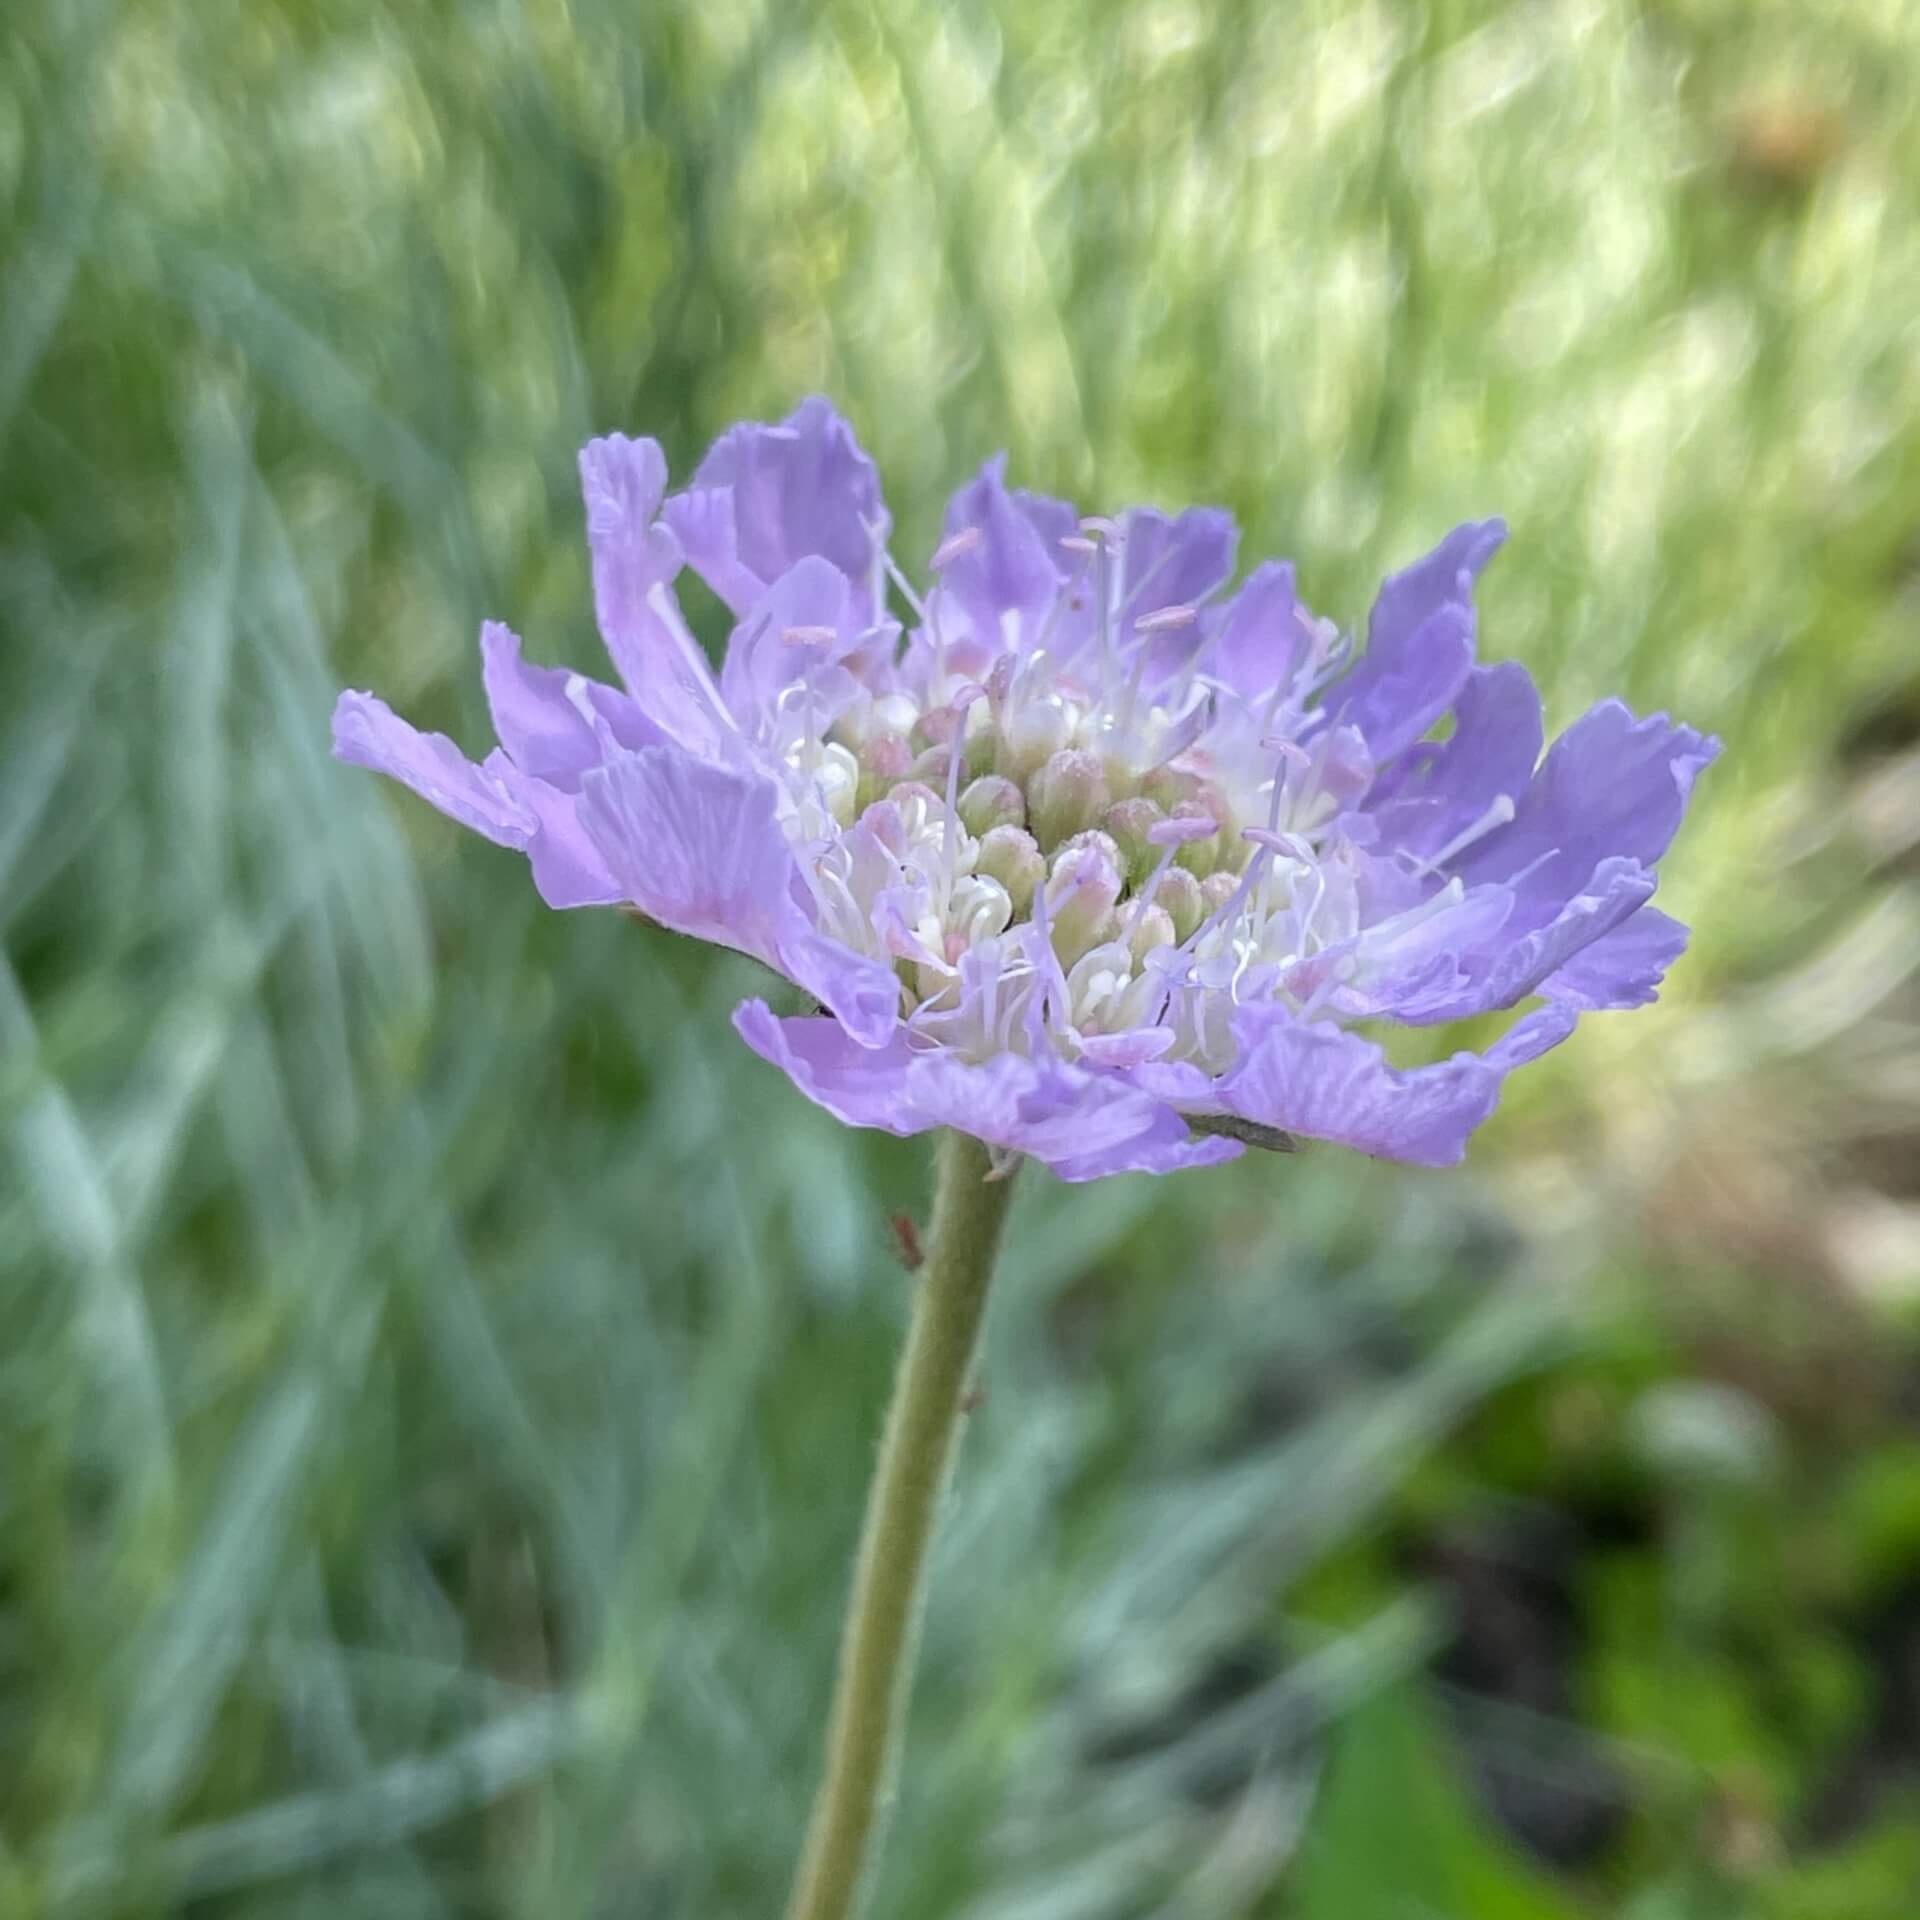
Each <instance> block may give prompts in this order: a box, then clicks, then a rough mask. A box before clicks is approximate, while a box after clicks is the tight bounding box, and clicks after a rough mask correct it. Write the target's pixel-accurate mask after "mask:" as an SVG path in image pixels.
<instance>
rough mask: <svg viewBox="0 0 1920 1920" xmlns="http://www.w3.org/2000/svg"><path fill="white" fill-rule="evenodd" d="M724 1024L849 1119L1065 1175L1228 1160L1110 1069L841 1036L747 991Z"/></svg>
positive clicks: (1230, 1149) (1222, 1148)
mask: <svg viewBox="0 0 1920 1920" xmlns="http://www.w3.org/2000/svg"><path fill="white" fill-rule="evenodd" d="M733 1024H734V1026H735V1027H736V1028H737V1029H738V1031H739V1033H740V1037H741V1038H742V1039H743V1040H745V1041H746V1043H747V1045H748V1046H750V1047H751V1048H752V1049H753V1050H754V1052H756V1053H757V1054H759V1055H760V1056H761V1058H762V1059H765V1060H768V1061H771V1062H772V1063H773V1065H775V1066H777V1067H778V1068H780V1070H781V1071H782V1072H783V1073H785V1074H786V1075H787V1076H788V1078H790V1079H791V1080H792V1081H793V1083H794V1085H795V1086H797V1087H798V1088H799V1089H800V1091H801V1092H802V1093H804V1094H805V1095H806V1096H807V1098H808V1099H810V1100H812V1101H814V1102H815V1103H816V1104H817V1105H819V1106H822V1107H825V1108H826V1110H827V1111H828V1112H829V1113H831V1114H832V1115H833V1116H834V1117H835V1118H836V1119H839V1120H843V1121H845V1122H846V1123H847V1124H848V1125H849V1126H856V1127H879V1128H882V1129H884V1130H885V1131H886V1132H888V1133H897V1134H911V1133H924V1132H926V1131H928V1130H929V1129H930V1128H933V1127H955V1128H958V1129H959V1130H960V1131H961V1132H963V1133H970V1134H972V1135H973V1136H974V1137H975V1138H976V1139H980V1140H985V1141H986V1142H988V1144H989V1145H992V1146H997V1147H1003V1148H1005V1149H1006V1150H1008V1151H1009V1152H1012V1153H1023V1154H1027V1155H1029V1156H1031V1157H1032V1158H1033V1159H1036V1160H1039V1161H1042V1162H1044V1163H1045V1164H1046V1165H1047V1166H1049V1167H1051V1168H1052V1170H1053V1171H1054V1172H1055V1173H1056V1174H1058V1175H1059V1176H1060V1178H1061V1179H1063V1180H1097V1179H1100V1178H1102V1177H1103V1176H1104V1175H1106V1174H1110V1173H1169V1172H1172V1171H1174V1170H1175V1169H1177V1168H1180V1167H1189V1166H1208V1165H1212V1164H1214V1163H1215V1162H1218V1161H1222V1160H1231V1159H1233V1158H1234V1157H1235V1156H1236V1155H1237V1154H1238V1152H1239V1151H1240V1149H1239V1146H1238V1144H1237V1143H1236V1142H1233V1141H1231V1140H1223V1139H1217V1138H1209V1139H1202V1138H1196V1137H1195V1136H1194V1135H1192V1134H1190V1133H1189V1132H1188V1130H1187V1125H1186V1122H1185V1121H1184V1120H1182V1119H1181V1118H1180V1116H1179V1115H1178V1114H1176V1113H1174V1112H1173V1111H1172V1109H1171V1108H1169V1107H1166V1106H1164V1105H1162V1104H1161V1103H1160V1102H1159V1101H1157V1100H1154V1099H1151V1098H1150V1097H1149V1096H1148V1095H1146V1094H1144V1093H1141V1092H1139V1091H1138V1090H1137V1089H1135V1088H1133V1087H1130V1086H1128V1085H1127V1084H1126V1083H1125V1082H1124V1081H1123V1080H1120V1079H1118V1078H1116V1077H1114V1076H1112V1075H1107V1074H1097V1073H1090V1072H1087V1071H1085V1070H1083V1069H1080V1068H1077V1067H1072V1066H1069V1065H1067V1064H1066V1063H1065V1062H1062V1061H1059V1060H1057V1059H1053V1058H1051V1057H1047V1058H1041V1059H1029V1058H1027V1057H1025V1056H1023V1055H1020V1054H1013V1053H1001V1054H995V1055H993V1056H992V1057H991V1058H989V1059H987V1060H984V1061H981V1062H979V1063H978V1064H974V1063H970V1062H968V1061H965V1060H962V1059H960V1058H959V1057H958V1056H957V1055H955V1054H953V1053H951V1052H948V1051H946V1050H944V1049H932V1050H928V1051H924V1052H917V1051H915V1050H914V1049H913V1048H912V1047H911V1046H910V1045H909V1043H908V1040H907V1036H906V1034H905V1032H904V1031H901V1032H898V1033H896V1034H895V1035H894V1037H893V1039H892V1040H891V1041H889V1042H888V1044H887V1045H886V1046H884V1047H877V1048H871V1049H862V1048H859V1047H855V1046H852V1045H849V1043H848V1041H847V1038H846V1036H845V1034H843V1033H842V1032H840V1031H839V1030H838V1029H837V1028H836V1027H835V1026H834V1025H833V1023H832V1022H831V1021H827V1020H819V1019H791V1020H781V1019H776V1018H775V1016H774V1015H773V1013H772V1012H771V1011H770V1010H769V1009H768V1008H767V1007H766V1005H765V1004H764V1003H763V1002H761V1001H758V1000H749V1001H748V1002H747V1003H746V1004H745V1005H744V1006H742V1007H740V1008H738V1009H737V1010H736V1011H735V1013H734V1016H733Z"/></svg>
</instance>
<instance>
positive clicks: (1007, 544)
mask: <svg viewBox="0 0 1920 1920" xmlns="http://www.w3.org/2000/svg"><path fill="white" fill-rule="evenodd" d="M1006 467H1007V456H1006V455H1005V454H1004V453H1000V454H995V455H994V457H993V458H992V459H991V460H989V461H988V462H987V463H986V465H985V466H984V467H982V468H981V469H980V472H979V474H978V475H977V476H976V477H975V478H974V479H973V480H972V481H971V482H970V483H969V484H968V485H966V486H964V487H962V488H961V489H960V491H959V492H958V493H956V494H955V495H954V496H953V498H952V500H950V501H949V502H948V503H947V517H946V523H945V535H944V537H943V539H942V540H941V543H940V549H939V555H938V556H936V557H937V558H940V565H939V568H938V572H939V586H938V588H937V592H938V593H939V595H940V597H941V600H942V602H943V604H944V603H946V602H951V603H952V604H953V606H954V607H956V608H957V609H958V610H959V613H960V615H961V617H962V622H963V624H964V626H965V628H966V631H967V639H966V640H961V641H958V644H959V645H960V646H962V647H967V645H968V641H971V643H972V644H971V647H970V649H969V650H968V651H967V653H966V656H965V658H964V660H962V661H961V663H960V670H961V671H963V672H967V673H981V672H984V671H985V668H986V666H987V664H989V663H990V661H991V658H992V653H993V651H996V650H997V649H998V648H1000V647H1001V646H1002V645H1004V644H1011V645H1012V646H1013V647H1014V648H1015V650H1016V651H1025V650H1026V649H1027V648H1029V647H1031V646H1032V645H1033V643H1034V641H1035V640H1036V638H1037V637H1038V635H1039V634H1040V632H1041V631H1042V629H1043V628H1044V627H1045V624H1046V618H1047V615H1048V613H1049V612H1050V611H1051V609H1052V607H1053V603H1054V598H1055V596H1056V595H1057V594H1058V592H1059V590H1060V582H1061V580H1062V578H1063V577H1064V574H1065V571H1066V567H1065V561H1066V555H1065V553H1064V552H1063V551H1062V550H1061V548H1060V546H1059V544H1058V542H1059V539H1060V538H1061V537H1063V536H1064V535H1065V534H1066V533H1069V532H1071V531H1072V527H1073V511H1072V509H1071V508H1065V509H1064V511H1065V515H1066V519H1065V524H1064V525H1063V526H1061V527H1060V528H1059V531H1058V532H1057V533H1056V534H1055V537H1054V538H1053V539H1049V538H1048V537H1047V533H1046V532H1045V531H1044V530H1043V526H1042V520H1041V518H1040V517H1039V516H1036V514H1035V513H1034V512H1033V510H1032V507H1031V504H1030V503H1029V504H1028V505H1025V506H1023V505H1022V503H1021V502H1020V500H1018V499H1017V498H1016V497H1015V496H1014V495H1013V494H1012V493H1010V492H1009V491H1008V489H1007V485H1006V480H1005V474H1006ZM941 556H944V557H941Z"/></svg>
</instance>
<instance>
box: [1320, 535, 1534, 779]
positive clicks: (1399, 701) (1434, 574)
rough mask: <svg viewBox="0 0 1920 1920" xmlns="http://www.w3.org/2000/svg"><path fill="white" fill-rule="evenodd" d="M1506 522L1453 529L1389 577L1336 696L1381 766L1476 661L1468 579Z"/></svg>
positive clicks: (1420, 729) (1449, 699)
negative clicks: (1363, 644) (1361, 649)
mask: <svg viewBox="0 0 1920 1920" xmlns="http://www.w3.org/2000/svg"><path fill="white" fill-rule="evenodd" d="M1506 537H1507V529H1506V524H1505V522H1504V521H1500V520H1475V521H1469V522H1468V523H1467V524H1466V525H1465V526H1460V527H1456V528H1455V529H1454V530H1453V531H1452V532H1451V533H1450V534H1448V535H1447V537H1446V538H1445V539H1444V540H1443V541H1441V543H1440V544H1439V545H1438V546H1437V547H1435V548H1434V550H1433V551H1432V552H1431V553H1430V554H1428V555H1427V557H1426V558H1425V559H1424V560H1416V561H1415V562H1414V564H1413V565H1412V566H1410V567H1407V568H1405V569H1404V570H1403V571H1402V572H1399V573H1396V574H1394V575H1392V576H1391V577H1390V578H1389V579H1388V581H1387V583H1386V584H1385V585H1384V586H1383V587H1382V588H1381V589H1380V593H1379V596H1378V598H1377V599H1376V600H1375V601H1374V603H1373V612H1372V615H1371V616H1370V617H1369V619H1368V621H1367V651H1366V654H1365V656H1364V657H1363V658H1362V659H1361V661H1360V664H1359V665H1358V666H1357V667H1355V668H1354V670H1353V672H1352V673H1351V674H1349V675H1348V677H1347V680H1346V684H1345V686H1344V687H1343V688H1342V689H1341V692H1340V695H1339V697H1338V698H1337V699H1336V701H1335V702H1334V705H1335V707H1336V709H1337V711H1338V714H1339V717H1340V718H1342V719H1344V720H1346V721H1348V722H1349V723H1351V724H1352V725H1354V726H1357V727H1358V728H1359V729H1360V731H1361V732H1362V733H1364V734H1365V735H1366V737H1367V744H1368V746H1369V747H1371V748H1372V750H1373V757H1374V761H1375V763H1376V764H1377V765H1381V766H1384V765H1385V764H1386V763H1387V762H1388V761H1389V760H1391V759H1392V758H1393V757H1394V756H1395V755H1396V754H1398V753H1402V752H1404V751H1405V750H1406V749H1407V748H1408V747H1410V746H1412V745H1413V743H1414V742H1415V741H1416V740H1418V739H1419V738H1420V736H1421V735H1422V734H1423V733H1425V732H1426V730H1427V729H1428V728H1429V727H1430V726H1432V725H1433V723H1434V722H1435V721H1436V720H1438V719H1439V718H1440V716H1441V715H1442V714H1443V713H1445V712H1446V710H1447V708H1448V707H1449V706H1450V705H1452V703H1453V699H1454V696H1455V695H1456V694H1458V693H1459V691H1460V689H1461V688H1462V687H1463V686H1464V685H1465V684H1466V679H1467V674H1468V671H1469V670H1470V669H1471V667H1472V666H1473V639H1474V624H1475V623H1474V609H1473V583H1474V580H1475V578H1476V576H1477V575H1478V574H1479V572H1480V570H1481V568H1482V567H1484V566H1485V565H1486V564H1487V562H1488V560H1490V559H1491V558H1492V557H1493V554H1494V552H1495V550H1496V549H1497V548H1498V547H1499V545H1500V543H1501V541H1503V540H1504V539H1505V538H1506Z"/></svg>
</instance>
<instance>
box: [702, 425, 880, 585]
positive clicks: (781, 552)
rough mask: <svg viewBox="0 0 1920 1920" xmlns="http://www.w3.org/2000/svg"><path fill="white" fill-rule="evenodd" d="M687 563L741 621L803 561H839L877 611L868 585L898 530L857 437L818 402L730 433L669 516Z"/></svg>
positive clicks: (717, 444) (713, 449)
mask: <svg viewBox="0 0 1920 1920" xmlns="http://www.w3.org/2000/svg"><path fill="white" fill-rule="evenodd" d="M666 518H667V524H668V525H669V526H670V527H671V528H672V529H673V531H674V533H675V534H676V535H677V536H678V538H679V541H680V544H681V546H682V547H683V548H684V549H685V551H686V556H687V559H688V561H689V562H690V563H691V564H692V566H693V569H694V571H695V572H696V573H698V574H699V575H700V577H701V579H703V580H704V581H706V583H707V585H708V586H710V587H711V588H712V589H713V590H714V592H715V593H717V594H718V595H719V596H720V598H721V599H722V600H724V601H725V602H726V603H727V605H728V606H729V607H731V608H732V609H733V611H734V613H735V614H736V615H744V614H746V613H748V612H750V611H751V610H752V608H753V605H754V603H755V602H756V601H757V600H758V599H759V598H760V596H761V595H762V594H763V593H765V592H766V590H767V589H768V587H770V586H771V585H772V584H773V583H774V581H776V580H777V579H779V577H780V576H781V575H782V574H783V573H785V572H786V570H787V569H788V568H789V567H790V566H792V565H793V563H794V562H795V561H796V560H799V559H803V558H804V557H805V556H807V555H808V554H818V555H819V556H820V557H821V558H823V559H826V560H831V561H832V562H833V564H834V565H835V566H836V567H838V568H839V569H840V571H841V572H842V573H844V574H845V575H846V576H847V577H848V579H850V580H852V581H854V582H856V583H857V585H858V586H859V589H860V591H861V592H862V593H863V594H865V596H866V611H867V614H868V616H869V617H871V615H872V614H873V613H874V612H875V611H877V609H876V608H875V607H874V605H873V599H872V594H871V591H870V588H869V586H868V583H869V581H870V579H871V575H872V571H873V550H874V549H873V543H874V540H875V539H876V538H879V539H883V540H884V539H885V537H886V534H887V532H888V530H889V529H890V528H891V526H892V524H893V523H892V520H891V519H890V518H889V516H888V513H887V509H886V506H885V504H884V503H883V502H882V500H881V498H880V476H879V474H878V472H877V471H876V470H875V468H874V464H873V462H872V461H871V460H870V459H868V457H867V455H866V453H865V452H864V451H863V450H862V448H861V446H860V443H859V441H858V440H857V439H855V438H854V433H853V429H852V428H851V427H850V426H849V425H848V424H847V423H846V421H845V420H843V419H842V418H841V417H840V415H839V414H838V413H837V412H836V411H835V410H834V408H833V406H832V404H831V403H830V402H828V401H826V400H823V399H821V398H819V397H818V396H817V395H816V396H815V397H814V398H812V399H809V400H803V401H802V402H801V403H800V405H799V406H798V407H796V408H795V409H794V410H793V412H792V413H790V414H789V415H788V416H787V418H786V419H785V420H783V421H782V422H781V423H780V424H779V425H778V426H777V427H770V426H763V425H760V424H757V423H755V424H750V425H746V426H739V427H735V428H734V429H733V430H732V431H731V432H729V433H724V434H722V435H721V436H720V438H719V439H718V440H716V441H715V442H714V444H713V446H712V447H711V448H710V449H709V451H708V453H707V457H706V458H705V459H704V460H702V461H701V462H700V466H699V468H698V470H697V471H696V472H695V474H694V476H693V484H692V485H691V486H690V487H689V488H688V489H687V491H686V492H685V493H683V494H679V495H676V496H675V498H673V499H672V500H669V501H668V502H667V506H666Z"/></svg>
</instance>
